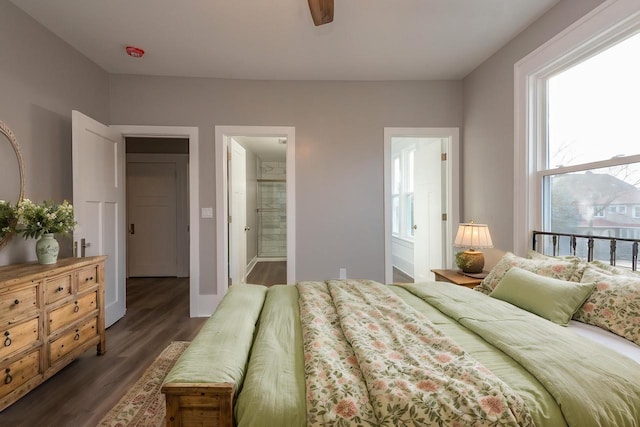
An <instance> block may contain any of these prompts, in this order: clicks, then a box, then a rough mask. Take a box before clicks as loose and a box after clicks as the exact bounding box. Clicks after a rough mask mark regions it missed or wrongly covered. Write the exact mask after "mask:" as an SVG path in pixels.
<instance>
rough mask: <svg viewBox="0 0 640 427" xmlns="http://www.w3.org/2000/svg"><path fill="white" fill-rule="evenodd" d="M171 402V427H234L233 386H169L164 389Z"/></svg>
mask: <svg viewBox="0 0 640 427" xmlns="http://www.w3.org/2000/svg"><path fill="white" fill-rule="evenodd" d="M162 392H163V393H164V394H165V397H166V402H167V416H166V422H167V424H166V425H167V427H188V426H213V427H233V425H234V422H233V395H234V392H235V385H234V384H232V383H168V384H164V385H163V386H162Z"/></svg>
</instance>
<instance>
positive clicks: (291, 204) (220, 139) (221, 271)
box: [215, 126, 296, 299]
mask: <svg viewBox="0 0 640 427" xmlns="http://www.w3.org/2000/svg"><path fill="white" fill-rule="evenodd" d="M215 134H216V136H215V155H216V159H215V165H216V236H217V238H216V242H217V245H216V249H217V250H216V252H217V257H216V271H217V274H218V277H217V286H218V292H217V295H218V299H222V297H223V296H224V295H225V294H226V292H227V289H228V288H229V280H228V278H229V253H228V250H227V248H228V247H229V230H228V228H227V220H228V218H229V206H228V197H227V192H228V187H229V186H228V179H227V147H228V145H229V139H230V138H232V137H239V136H273V137H280V138H286V139H287V160H286V163H287V283H290V284H292V283H295V281H296V277H295V275H296V269H295V268H296V265H295V262H296V258H295V257H296V246H295V244H296V216H295V213H296V209H295V208H296V204H295V194H296V191H295V189H296V187H295V184H296V182H295V177H296V173H295V146H296V132H295V127H291V126H216V127H215Z"/></svg>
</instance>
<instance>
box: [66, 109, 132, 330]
mask: <svg viewBox="0 0 640 427" xmlns="http://www.w3.org/2000/svg"><path fill="white" fill-rule="evenodd" d="M71 122H72V129H73V134H72V155H73V162H72V163H73V205H74V211H75V215H76V220H77V221H78V225H77V227H76V229H75V231H74V233H73V239H74V242H77V244H78V256H80V255H81V254H82V252H83V248H82V247H81V245H82V242H85V247H84V254H85V255H86V256H93V255H106V256H107V261H106V264H105V278H104V279H105V280H104V283H105V315H106V326H110V325H112V324H113V323H115V322H116V321H117V320H118V319H120V318H121V317H122V316H124V313H125V310H126V305H125V304H126V296H125V292H126V290H125V239H124V230H125V203H124V194H125V189H124V162H125V155H124V139H123V138H122V135H120V134H119V133H117V132H114V131H113V130H112V129H110V128H109V127H108V126H105V125H103V124H102V123H99V122H97V121H95V120H93V119H92V118H90V117H87V116H85V115H84V114H82V113H80V112H78V111H73V112H72V115H71Z"/></svg>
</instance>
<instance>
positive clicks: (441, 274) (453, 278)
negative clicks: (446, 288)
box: [431, 270, 486, 289]
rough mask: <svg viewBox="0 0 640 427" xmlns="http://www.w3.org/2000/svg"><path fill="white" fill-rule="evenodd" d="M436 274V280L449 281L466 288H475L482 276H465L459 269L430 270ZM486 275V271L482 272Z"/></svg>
mask: <svg viewBox="0 0 640 427" xmlns="http://www.w3.org/2000/svg"><path fill="white" fill-rule="evenodd" d="M431 272H432V273H433V274H435V275H436V282H449V283H454V284H456V285H458V286H464V287H466V288H471V289H473V288H475V287H476V286H478V285H479V284H480V282H482V278H475V277H469V276H465V275H464V274H462V273H460V271H459V270H431ZM483 274H484V275H485V276H486V273H483Z"/></svg>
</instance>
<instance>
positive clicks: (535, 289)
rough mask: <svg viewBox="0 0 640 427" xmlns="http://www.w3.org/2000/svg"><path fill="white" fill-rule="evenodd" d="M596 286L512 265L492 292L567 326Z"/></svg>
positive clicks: (504, 299)
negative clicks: (555, 277) (547, 275)
mask: <svg viewBox="0 0 640 427" xmlns="http://www.w3.org/2000/svg"><path fill="white" fill-rule="evenodd" d="M594 287H595V283H576V282H567V281H565V280H560V279H554V278H552V277H546V276H540V275H537V274H535V273H532V272H530V271H527V270H523V269H522V268H518V267H512V268H511V269H509V271H507V273H506V274H505V275H504V277H503V278H502V279H501V280H500V282H498V284H497V285H496V288H495V289H494V290H493V292H491V294H489V296H491V297H493V298H497V299H500V300H502V301H506V302H508V303H510V304H513V305H515V306H517V307H520V308H522V309H523V310H527V311H529V312H531V313H534V314H537V315H538V316H540V317H544V318H545V319H547V320H550V321H552V322H553V323H557V324H558V325H563V326H567V325H568V324H569V320H571V316H573V313H575V312H576V311H577V310H578V309H579V308H580V306H582V304H583V303H584V302H585V301H586V299H587V298H588V297H589V295H590V294H591V291H593V288H594Z"/></svg>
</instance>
